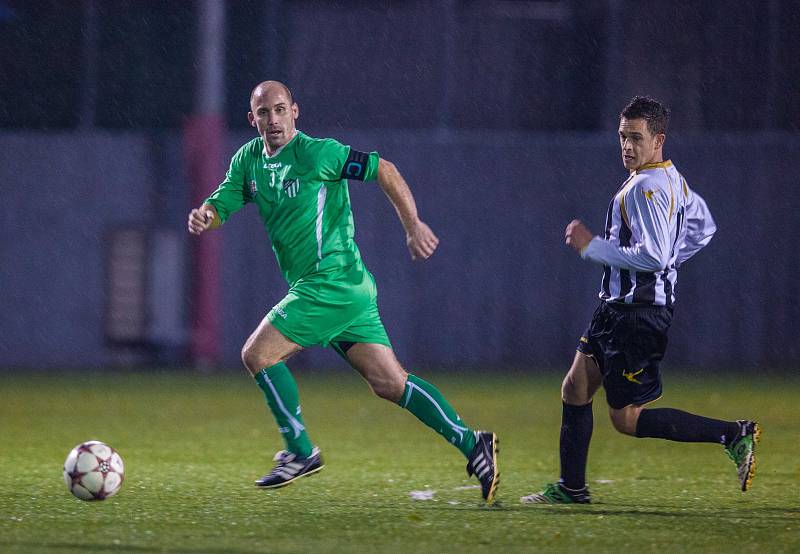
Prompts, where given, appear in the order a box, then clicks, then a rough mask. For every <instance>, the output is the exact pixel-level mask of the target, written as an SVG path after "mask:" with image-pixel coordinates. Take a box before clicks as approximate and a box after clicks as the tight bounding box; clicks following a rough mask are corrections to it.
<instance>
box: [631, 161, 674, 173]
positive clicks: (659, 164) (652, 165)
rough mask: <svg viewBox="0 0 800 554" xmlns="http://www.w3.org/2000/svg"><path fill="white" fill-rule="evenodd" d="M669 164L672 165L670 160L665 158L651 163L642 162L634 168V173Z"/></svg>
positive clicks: (664, 166)
mask: <svg viewBox="0 0 800 554" xmlns="http://www.w3.org/2000/svg"><path fill="white" fill-rule="evenodd" d="M670 166H672V160H665V161H663V162H656V163H652V164H644V165H643V166H642V167H640V168H639V169H637V170H636V173H639V172H640V171H644V170H645V169H658V168H659V167H663V168H667V167H670Z"/></svg>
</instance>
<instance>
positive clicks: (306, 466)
mask: <svg viewBox="0 0 800 554" xmlns="http://www.w3.org/2000/svg"><path fill="white" fill-rule="evenodd" d="M273 459H274V460H275V461H276V462H278V463H277V464H276V465H275V467H274V468H272V471H270V472H269V473H268V474H266V475H265V476H264V477H262V478H261V479H258V480H256V486H257V487H261V488H263V489H277V488H280V487H285V486H286V485H291V484H292V483H293V482H295V481H296V480H297V479H300V478H301V477H305V476H307V475H313V474H314V473H316V472H318V471H319V470H321V469H322V468H323V467H325V464H323V463H322V455H321V453H320V450H319V448H317V447H316V446H315V447H314V450H312V451H311V454H310V455H309V456H308V457H307V458H298V457H297V455H296V454H293V453H291V452H288V451H286V450H281V451H280V452H278V453H277V454H275V458H273Z"/></svg>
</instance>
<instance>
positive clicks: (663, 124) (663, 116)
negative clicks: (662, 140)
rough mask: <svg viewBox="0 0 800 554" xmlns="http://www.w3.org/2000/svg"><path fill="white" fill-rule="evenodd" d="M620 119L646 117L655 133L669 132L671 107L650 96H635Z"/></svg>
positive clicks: (620, 115) (648, 125) (649, 126)
mask: <svg viewBox="0 0 800 554" xmlns="http://www.w3.org/2000/svg"><path fill="white" fill-rule="evenodd" d="M619 117H620V119H621V118H623V117H624V118H625V119H644V120H645V121H646V122H647V128H648V129H649V130H650V133H651V134H653V135H658V134H664V133H666V132H667V124H668V123H669V108H667V107H666V106H665V105H664V104H662V103H661V102H659V101H658V100H656V99H654V98H651V97H650V96H634V97H633V100H631V101H630V103H628V105H627V106H625V108H624V109H623V110H622V112H621V113H620V114H619Z"/></svg>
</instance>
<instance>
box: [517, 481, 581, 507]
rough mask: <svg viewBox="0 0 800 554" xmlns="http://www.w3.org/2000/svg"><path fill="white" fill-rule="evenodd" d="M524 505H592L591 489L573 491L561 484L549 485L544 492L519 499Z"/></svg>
mask: <svg viewBox="0 0 800 554" xmlns="http://www.w3.org/2000/svg"><path fill="white" fill-rule="evenodd" d="M519 501H520V502H522V503H523V504H591V503H592V496H591V494H589V488H588V487H583V488H582V489H578V490H572V489H568V488H567V487H565V486H564V485H562V484H561V483H548V484H547V486H546V487H545V488H544V490H543V491H542V492H537V493H534V494H529V495H528V496H523V497H522V498H520V499H519Z"/></svg>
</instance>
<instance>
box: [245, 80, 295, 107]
mask: <svg viewBox="0 0 800 554" xmlns="http://www.w3.org/2000/svg"><path fill="white" fill-rule="evenodd" d="M273 90H278V91H281V92H283V93H284V94H285V95H286V98H287V99H288V100H289V104H294V99H293V98H292V91H291V90H289V87H287V86H286V85H284V84H283V83H281V82H280V81H264V82H262V83H259V84H257V85H256V87H255V88H254V89H253V92H251V93H250V104H251V105H252V103H253V99H254V98H255V97H256V96H264V95H265V94H269V93H270V92H272V91H273Z"/></svg>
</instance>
